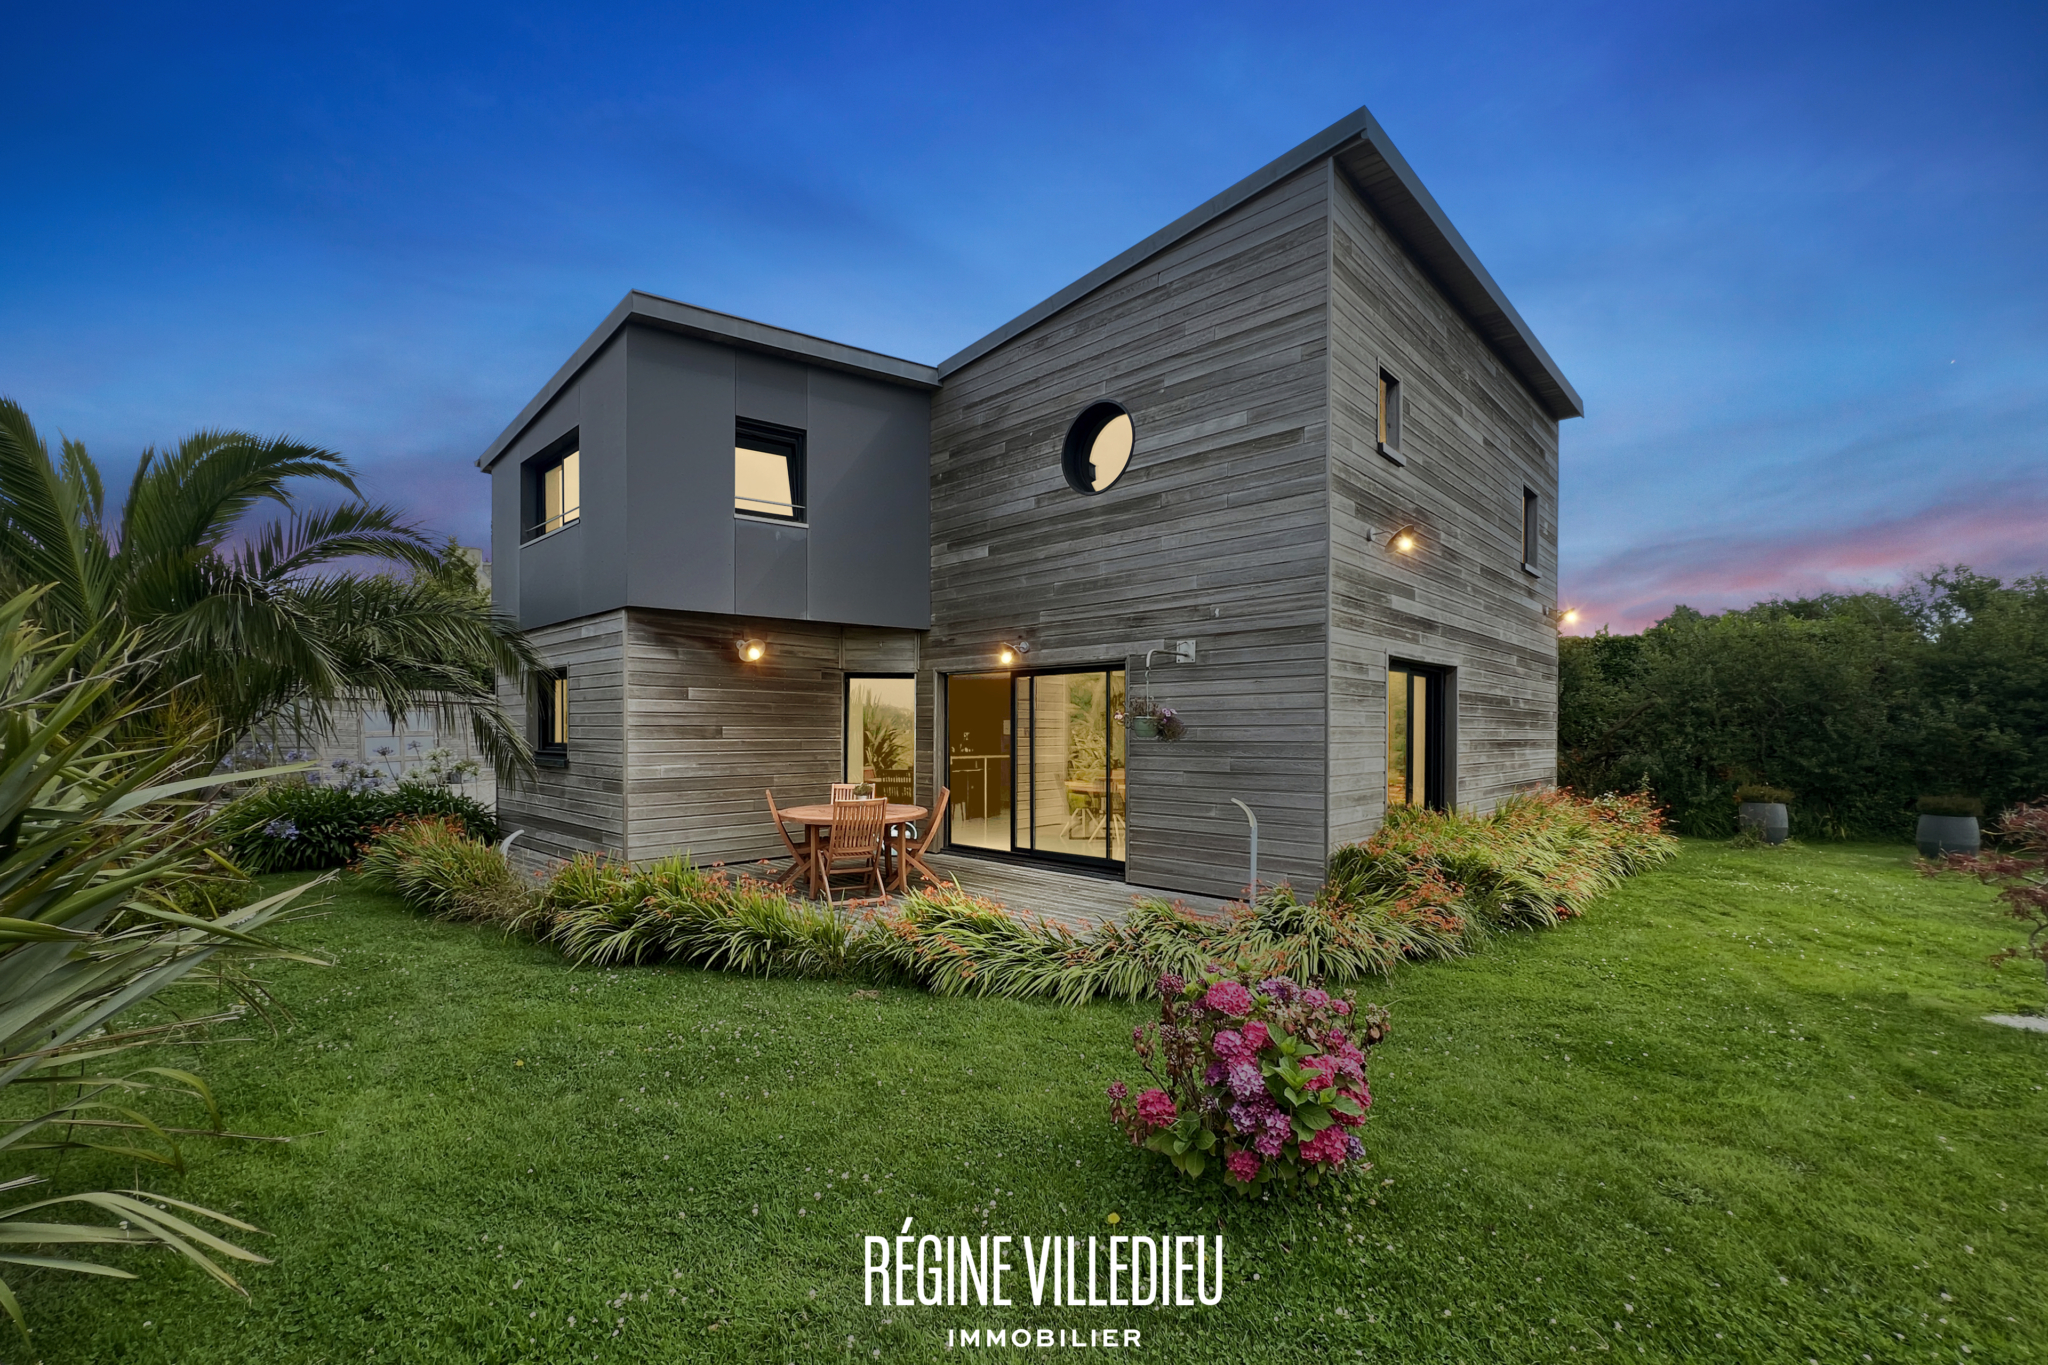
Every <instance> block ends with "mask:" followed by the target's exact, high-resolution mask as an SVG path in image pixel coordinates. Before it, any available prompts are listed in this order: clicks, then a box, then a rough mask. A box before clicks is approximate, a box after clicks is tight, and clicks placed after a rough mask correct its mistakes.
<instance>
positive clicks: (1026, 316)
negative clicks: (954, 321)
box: [936, 105, 1585, 419]
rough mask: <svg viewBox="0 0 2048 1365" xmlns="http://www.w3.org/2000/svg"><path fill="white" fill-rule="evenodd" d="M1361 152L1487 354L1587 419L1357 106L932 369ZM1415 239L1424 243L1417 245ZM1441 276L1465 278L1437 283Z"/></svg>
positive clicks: (947, 371)
mask: <svg viewBox="0 0 2048 1365" xmlns="http://www.w3.org/2000/svg"><path fill="white" fill-rule="evenodd" d="M1360 143H1362V144H1369V145H1370V146H1371V148H1372V150H1373V151H1374V152H1375V153H1377V154H1378V156H1379V157H1380V158H1381V160H1382V161H1383V162H1384V163H1385V165H1386V166H1387V168H1388V169H1389V171H1390V172H1391V174H1392V177H1393V181H1394V183H1395V184H1396V185H1397V186H1398V188H1399V191H1400V193H1401V194H1402V195H1403V197H1405V198H1406V199H1408V200H1409V201H1410V202H1411V205H1412V207H1413V209H1414V210H1416V211H1415V212H1412V213H1408V214H1404V215H1399V216H1400V217H1401V218H1402V219H1403V220H1404V221H1402V222H1401V223H1400V224H1399V225H1398V226H1397V225H1396V224H1393V223H1389V224H1388V226H1389V227H1390V228H1392V229H1393V230H1395V232H1396V235H1397V236H1400V237H1401V238H1402V239H1403V245H1405V246H1407V247H1408V248H1409V249H1410V251H1411V252H1413V253H1414V254H1415V255H1416V256H1417V257H1418V258H1420V259H1421V260H1422V261H1423V262H1424V264H1425V265H1426V266H1427V267H1428V268H1429V269H1430V270H1431V272H1432V273H1433V274H1436V275H1437V276H1439V277H1440V279H1439V285H1440V287H1441V288H1442V289H1443V292H1444V294H1445V296H1446V298H1447V299H1448V300H1449V301H1450V302H1451V303H1452V305H1453V306H1454V307H1456V308H1457V309H1458V310H1459V311H1460V312H1461V313H1463V314H1465V316H1466V320H1467V321H1468V322H1470V323H1472V325H1473V327H1474V329H1475V330H1476V331H1478V332H1479V334H1480V335H1481V337H1483V338H1485V339H1486V340H1487V342H1488V344H1489V345H1491V346H1493V348H1494V350H1495V351H1496V352H1497V353H1499V354H1500V356H1501V358H1502V360H1504V361H1505V362H1506V363H1507V364H1508V366H1509V367H1510V368H1511V369H1513V370H1514V371H1515V373H1516V375H1517V377H1518V378H1520V379H1521V381H1522V382H1523V384H1525V385H1526V386H1527V387H1528V388H1529V390H1530V391H1531V392H1532V393H1533V394H1534V395H1535V396H1536V398H1537V399H1538V401H1540V402H1541V403H1542V404H1543V405H1544V407H1545V408H1547V409H1548V410H1549V411H1550V413H1551V414H1552V415H1553V416H1554V417H1557V418H1559V419H1563V418H1567V417H1582V416H1584V415H1585V407H1584V404H1583V403H1582V402H1581V401H1580V398H1579V395H1578V391H1577V390H1575V389H1574V388H1572V386H1571V382H1570V381H1569V380H1567V379H1566V378H1565V377H1564V372H1563V370H1561V369H1560V368H1558V365H1557V362H1556V361H1554V360H1552V359H1551V357H1550V353H1549V352H1548V351H1546V350H1544V348H1543V343H1541V342H1540V341H1538V340H1537V339H1536V334H1535V332H1534V331H1532V330H1531V329H1530V327H1529V324H1528V323H1527V322H1526V321H1524V320H1523V318H1522V315H1521V314H1520V313H1518V312H1516V311H1515V307H1514V305H1513V304H1511V303H1509V302H1508V298H1507V294H1506V292H1505V291H1504V290H1502V289H1501V287H1500V285H1499V283H1498V282H1496V281H1495V280H1494V278H1493V276H1492V275H1490V274H1488V273H1487V270H1486V267H1485V266H1483V265H1481V264H1480V263H1479V257H1478V254H1477V253H1476V252H1474V251H1473V250H1472V248H1471V246H1470V244H1468V243H1467V242H1466V241H1465V239H1464V237H1463V236H1461V235H1460V234H1459V232H1458V230H1457V229H1456V228H1455V227H1453V226H1451V220H1450V217H1449V216H1448V215H1447V214H1445V212H1444V211H1443V208H1442V206H1441V205H1439V204H1438V203H1437V202H1436V199H1435V197H1434V196H1432V195H1431V194H1430V192H1429V191H1428V190H1427V189H1425V188H1424V187H1423V184H1422V181H1421V179H1420V177H1418V176H1417V175H1416V174H1415V171H1414V170H1413V168H1411V167H1410V166H1409V165H1408V162H1407V159H1406V158H1404V157H1403V156H1402V155H1401V153H1400V151H1399V150H1398V149H1396V148H1395V146H1394V143H1393V140H1392V139H1391V138H1389V137H1388V136H1387V132H1386V129H1385V128H1384V127H1382V126H1381V125H1380V123H1379V121H1378V120H1377V119H1375V118H1374V117H1373V116H1372V111H1371V110H1370V109H1368V108H1366V107H1365V106H1363V105H1361V106H1359V107H1358V108H1357V109H1354V110H1353V111H1352V112H1351V113H1349V114H1346V115H1345V116H1344V117H1343V118H1341V119H1338V120H1337V121H1336V122H1335V123H1333V124H1331V125H1330V126H1329V127H1327V128H1325V129H1323V130H1322V131H1321V132H1320V133H1317V134H1316V135H1315V136H1314V137H1311V138H1309V139H1308V140H1307V141H1305V142H1303V143H1301V144H1300V145H1299V146H1297V147H1294V148H1293V149H1292V150H1290V151H1288V152H1286V153H1284V154H1282V155H1281V156H1279V157H1277V158H1275V159H1274V160H1272V161H1270V162H1268V163H1267V164H1265V165H1264V166H1261V167H1260V168H1259V169H1258V170H1256V171H1253V172H1252V173H1251V174H1250V175H1248V176H1246V177H1245V178H1244V179H1242V180H1240V181H1238V182H1237V183H1236V184H1235V185H1232V186H1231V187H1230V188H1229V189H1226V190H1224V191H1223V192H1222V193H1221V194H1218V195H1216V196H1214V197H1213V198H1211V199H1209V200H1207V201H1205V202H1203V203H1202V204H1200V205H1199V206H1197V207H1196V208H1194V209H1192V210H1190V211H1189V212H1187V213H1184V214H1182V215H1181V216H1180V217H1178V218H1176V219H1174V220H1173V221H1172V222H1171V223H1169V224H1167V225H1166V226H1165V227H1163V228H1161V229H1160V230H1159V231H1157V232H1155V233H1153V234H1152V235H1151V236H1149V237H1147V238H1145V240H1143V241H1141V242H1139V243H1138V244H1137V245H1136V246H1134V247H1132V248H1130V250H1128V251H1125V252H1123V253H1121V254H1120V255H1118V256H1116V257H1114V258H1112V259H1111V260H1109V261H1107V262H1105V263H1104V264H1102V265H1100V266H1098V267H1096V268H1095V269H1094V270H1091V271H1089V272H1088V273H1087V274H1086V275H1083V276H1082V277H1081V278H1080V279H1078V280H1076V281H1074V282H1073V283H1072V284H1070V285H1068V286H1067V287H1066V288H1064V289H1062V290H1060V291H1059V292H1058V293H1056V294H1054V295H1052V296H1051V297H1050V298H1047V299H1046V300H1044V301H1043V302H1042V303H1039V304H1037V305H1036V306H1034V307H1032V308H1029V309H1026V310H1025V311H1024V312H1022V313H1020V314H1018V315H1017V316H1016V317H1014V318H1012V319H1010V321H1008V322H1006V323H1004V324H1003V325H1002V326H1000V327H998V328H996V329H995V330H994V331H992V332H990V333H989V334H988V335H986V336H984V337H982V338H981V339H980V340H979V341H976V342H974V343H972V344H971V345H969V346H967V347H965V348H963V349H962V350H959V351H957V352H955V353H954V354H952V355H950V356H947V357H946V358H945V359H944V360H942V361H940V362H939V363H938V365H937V367H936V369H937V373H938V376H939V378H940V379H941V380H944V379H946V378H947V377H948V376H950V375H952V374H953V373H954V372H955V371H957V370H959V369H961V368H962V367H964V366H966V365H969V364H971V363H973V362H974V361H976V360H978V359H980V358H981V357H982V356H984V355H987V354H988V353H989V352H990V351H993V350H994V349H996V348H997V347H998V346H1001V345H1003V344H1004V343H1005V342H1007V341H1010V340H1011V339H1013V338H1014V337H1017V336H1018V335H1020V334H1022V333H1023V332H1025V331H1028V330H1029V329H1030V328H1032V327H1035V326H1037V325H1038V324H1039V323H1041V322H1043V321H1045V320H1046V319H1047V318H1050V317H1052V316H1053V315H1054V314H1056V313H1058V312H1060V311H1061V310H1062V309H1064V308H1066V307H1067V306H1068V305H1069V304H1072V303H1075V302H1077V301H1078V300H1080V299H1081V298H1083V297H1085V296H1086V295H1088V294H1092V293H1094V292H1095V291H1096V290H1097V289H1100V288H1101V287H1102V286H1104V285H1106V284H1108V283H1110V282H1111V281H1112V280H1115V279H1117V278H1118V277H1120V276H1122V275H1125V274H1128V273H1129V272H1130V271H1132V270H1134V269H1136V268H1137V267H1138V266H1141V265H1143V264H1144V263H1145V262H1146V261H1148V260H1150V259H1151V258H1152V257H1154V256H1157V255H1158V254H1159V253H1160V252H1162V251H1165V250H1166V249H1167V248H1169V247H1171V246H1173V245H1174V244H1175V243H1177V242H1179V241H1181V240H1182V239H1183V238H1186V237H1188V236H1190V235H1192V234H1193V233H1195V232H1196V231H1198V230H1199V229H1201V228H1203V227H1205V226H1207V225H1208V224H1210V223H1212V222H1214V221H1215V220H1216V219H1218V218H1221V217H1222V216H1223V215H1224V214H1226V213H1229V212H1230V211H1231V210H1232V209H1235V208H1237V207H1238V206H1239V205H1241V204H1243V203H1245V202H1247V201H1248V200H1251V199H1253V198H1255V197H1257V196H1258V195H1260V194H1262V193H1264V192H1265V191H1266V190H1268V189H1270V188H1272V187H1273V186H1274V185H1277V184H1278V183H1280V182H1281V181H1282V180H1285V179H1286V178H1287V177H1288V176H1291V175H1293V174H1295V173H1296V172H1297V171H1300V170H1303V169H1305V168H1307V167H1309V166H1311V165H1313V164H1315V163H1316V162H1318V161H1320V160H1322V159H1324V158H1325V157H1330V158H1334V157H1335V156H1336V155H1337V154H1338V153H1339V152H1341V151H1343V150H1344V149H1345V148H1347V147H1349V146H1351V145H1353V144H1360ZM1366 197H1367V199H1368V202H1372V200H1373V198H1374V196H1371V195H1367V196H1366ZM1375 207H1377V205H1375ZM1418 235H1419V236H1422V237H1425V238H1427V239H1429V240H1420V241H1418V240H1414V239H1415V238H1416V237H1417V236H1418ZM1445 276H1463V277H1464V278H1462V279H1445V278H1442V277H1445ZM1482 301H1483V302H1482ZM1475 304H1477V305H1479V308H1478V309H1475V307H1474V305H1475ZM1478 311H1491V312H1493V313H1494V314H1495V315H1496V316H1497V318H1498V320H1499V322H1501V323H1504V324H1505V328H1506V330H1507V332H1508V333H1510V335H1508V336H1504V337H1503V336H1498V335H1496V334H1497V333H1498V332H1499V331H1500V330H1501V328H1500V327H1499V326H1494V325H1489V324H1490V323H1491V322H1493V319H1487V318H1484V317H1481V316H1478V315H1477V313H1478ZM1503 343H1506V344H1503Z"/></svg>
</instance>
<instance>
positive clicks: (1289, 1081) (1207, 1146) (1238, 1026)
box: [1109, 973, 1387, 1195]
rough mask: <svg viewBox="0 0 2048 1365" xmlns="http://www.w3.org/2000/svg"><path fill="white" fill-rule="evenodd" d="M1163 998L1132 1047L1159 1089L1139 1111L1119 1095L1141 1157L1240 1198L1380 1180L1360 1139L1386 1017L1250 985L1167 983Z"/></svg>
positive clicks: (1294, 990)
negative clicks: (1357, 1178)
mask: <svg viewBox="0 0 2048 1365" xmlns="http://www.w3.org/2000/svg"><path fill="white" fill-rule="evenodd" d="M1158 990H1159V998H1160V1005H1159V1021H1158V1022H1157V1023H1154V1024H1147V1025H1143V1026H1141V1027H1140V1028H1138V1029H1137V1030H1136V1032H1135V1033H1134V1034H1133V1035H1132V1044H1133V1046H1134V1048H1135V1049H1136V1051H1137V1054H1138V1063H1139V1065H1140V1066H1142V1067H1143V1068H1144V1069H1145V1073H1146V1075H1148V1076H1150V1077H1151V1078H1152V1080H1153V1081H1154V1082H1155V1084H1154V1085H1153V1086H1152V1087H1151V1088H1149V1089H1147V1090H1145V1091H1143V1092H1142V1093H1140V1094H1139V1095H1138V1097H1137V1098H1136V1099H1135V1100H1132V1099H1131V1095H1130V1088H1129V1087H1128V1086H1126V1085H1125V1084H1124V1083H1123V1082H1122V1081H1118V1082H1116V1083H1115V1084H1113V1085H1111V1086H1110V1087H1109V1101H1110V1117H1111V1119H1112V1120H1113V1121H1114V1122H1115V1123H1116V1125H1117V1126H1118V1127H1119V1128H1121V1129H1122V1130H1123V1131H1124V1133H1125V1135H1126V1136H1127V1137H1129V1138H1130V1140H1131V1143H1132V1145H1134V1146H1138V1147H1143V1148H1144V1149H1145V1150H1147V1151H1150V1152H1155V1153H1157V1154H1158V1155H1160V1156H1162V1157H1164V1158H1165V1159H1166V1160H1167V1161H1169V1162H1170V1163H1172V1165H1173V1166H1174V1167H1175V1168H1176V1169H1177V1170H1179V1171H1180V1173H1181V1174H1182V1175H1183V1176H1186V1177H1187V1178H1189V1179H1191V1180H1200V1179H1201V1178H1202V1177H1203V1176H1204V1175H1205V1174H1208V1173H1210V1172H1214V1173H1215V1174H1216V1175H1217V1176H1219V1177H1220V1178H1221V1180H1222V1182H1223V1184H1224V1185H1225V1186H1227V1187H1228V1188H1230V1189H1232V1190H1235V1191H1237V1192H1238V1193H1239V1194H1241V1195H1251V1194H1253V1193H1255V1192H1257V1191H1258V1190H1260V1189H1262V1188H1264V1187H1267V1186H1269V1185H1279V1186H1281V1187H1283V1188H1286V1187H1291V1186H1294V1185H1296V1184H1301V1185H1305V1186H1314V1185H1315V1184H1317V1183H1318V1182H1319V1181H1320V1180H1321V1179H1323V1178H1324V1177H1325V1176H1327V1175H1334V1174H1337V1173H1340V1172H1344V1171H1347V1170H1350V1171H1358V1170H1366V1169H1370V1166H1371V1164H1370V1163H1369V1162H1367V1161H1366V1160H1365V1145H1364V1143H1363V1142H1362V1141H1360V1139H1359V1136H1358V1131H1357V1130H1358V1129H1359V1128H1360V1127H1361V1126H1363V1125H1364V1123H1365V1117H1366V1111H1367V1109H1368V1108H1370V1107H1371V1105H1372V1091H1371V1090H1370V1088H1369V1087H1368V1086H1367V1084H1366V1075H1365V1067H1366V1054H1367V1053H1368V1052H1369V1051H1370V1049H1371V1048H1372V1047H1373V1046H1374V1045H1375V1044H1377V1043H1378V1042H1379V1041H1380V1040H1381V1039H1382V1038H1384V1037H1385V1036H1386V1030H1387V1014H1386V1011H1385V1010H1383V1009H1380V1008H1378V1007H1377V1006H1368V1007H1366V1008H1365V1009H1362V1010H1361V1009H1360V1008H1358V1006H1357V1005H1356V1004H1355V1002H1353V1000H1352V999H1351V998H1350V997H1349V996H1343V997H1336V998H1333V997H1331V996H1330V995H1329V994H1327V993H1326V992H1324V991H1322V990H1320V989H1318V988H1316V987H1314V986H1302V985H1300V984H1298V983H1296V982H1294V981H1292V980H1290V979H1288V978H1286V977H1273V978H1269V979H1267V980H1264V981H1258V980H1256V978H1255V977H1252V976H1249V975H1244V974H1241V973H1240V974H1215V973H1205V974H1204V975H1202V976H1200V977H1198V978H1195V979H1194V980H1190V981H1183V980H1182V979H1181V978H1180V977H1178V976H1174V975H1170V974H1169V975H1166V976H1162V977H1161V978H1160V979H1159V983H1158Z"/></svg>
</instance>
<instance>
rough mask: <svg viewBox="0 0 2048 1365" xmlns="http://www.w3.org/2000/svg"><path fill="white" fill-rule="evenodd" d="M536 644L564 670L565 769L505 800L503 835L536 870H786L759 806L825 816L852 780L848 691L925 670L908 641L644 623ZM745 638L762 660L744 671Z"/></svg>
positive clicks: (773, 628)
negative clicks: (648, 863) (739, 646)
mask: <svg viewBox="0 0 2048 1365" xmlns="http://www.w3.org/2000/svg"><path fill="white" fill-rule="evenodd" d="M532 635H533V639H534V643H535V645H536V647H537V648H538V649H539V650H540V652H541V655H542V657H543V658H544V659H546V660H547V662H548V664H549V666H550V667H557V668H560V667H566V668H567V669H568V670H569V689H570V692H569V760H568V766H567V767H565V768H543V769H542V770H541V773H540V777H539V780H538V782H537V783H529V784H526V785H524V786H522V787H520V788H518V789H516V790H514V789H510V788H507V789H505V790H503V791H502V793H501V795H500V797H499V810H500V812H501V820H502V823H503V824H504V826H505V828H506V829H507V830H508V831H509V830H513V829H521V828H524V829H525V830H526V831H527V832H526V834H525V835H524V836H522V837H521V839H520V840H519V842H518V843H516V844H515V845H514V846H513V847H514V851H515V853H517V854H518V855H519V859H520V862H521V865H522V866H527V867H533V866H538V865H539V864H540V863H542V862H544V861H547V860H550V859H555V858H565V857H568V856H571V855H572V854H575V853H579V852H599V851H602V852H607V853H612V854H622V855H624V856H626V857H629V858H632V859H633V860H635V861H645V860H647V859H650V858H660V857H666V856H668V855H670V854H675V853H685V854H688V855H689V856H690V857H692V858H693V859H695V860H696V861H697V862H698V863H700V864H702V863H709V862H743V861H748V860H751V859H755V858H766V857H779V856H785V855H786V850H785V849H784V848H783V846H782V843H781V841H780V840H779V839H778V838H777V837H776V835H775V827H774V825H773V824H772V823H771V822H770V820H769V818H768V807H767V802H766V800H765V799H764V796H763V793H764V791H765V790H767V789H769V788H773V789H774V791H775V795H776V800H778V801H780V802H782V803H783V804H785V805H795V804H799V803H802V802H810V801H820V800H823V799H824V798H825V796H826V794H827V789H828V788H829V787H830V785H831V784H832V783H834V782H837V781H839V780H841V777H842V776H843V772H842V769H843V767H844V762H845V747H844V745H845V738H844V735H845V732H844V730H843V728H842V727H843V725H844V722H845V696H846V686H845V678H846V675H847V674H848V673H910V672H912V671H914V670H915V669H916V667H917V659H918V652H917V635H916V633H914V632H911V631H904V630H891V629H887V628H884V627H871V626H839V625H827V624H820V623H817V622H810V621H759V620H746V621H742V620H738V619H736V618H734V617H730V616H724V615H718V614H711V613H694V612H671V611H647V610H642V609H639V608H629V609H627V610H625V611H622V612H610V613H607V614H605V615H603V616H596V617H590V618H587V619H585V620H582V621H574V622H567V623H564V624H562V625H558V626H549V627H544V628H542V629H540V630H536V631H534V632H532ZM742 635H751V636H754V637H757V638H759V639H761V640H762V641H764V642H765V643H766V644H767V646H768V653H767V657H766V658H764V659H763V660H761V662H759V663H755V664H744V663H742V662H741V661H740V659H739V655H738V652H737V651H736V650H735V648H734V642H735V641H736V640H737V639H738V638H739V637H741V636H742ZM520 710H521V713H522V715H524V713H525V711H526V707H525V705H524V703H523V700H522V703H521V706H520ZM920 777H921V778H922V774H920Z"/></svg>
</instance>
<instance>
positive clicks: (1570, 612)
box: [1557, 607, 1579, 626]
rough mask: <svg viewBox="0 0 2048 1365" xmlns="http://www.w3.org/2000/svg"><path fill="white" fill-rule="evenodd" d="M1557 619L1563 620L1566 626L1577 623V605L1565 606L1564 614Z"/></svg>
mask: <svg viewBox="0 0 2048 1365" xmlns="http://www.w3.org/2000/svg"><path fill="white" fill-rule="evenodd" d="M1557 619H1558V620H1560V621H1562V622H1564V623H1565V624H1566V625H1568V626H1572V625H1577V624H1578V621H1579V609H1578V608H1577V607H1566V608H1565V609H1564V615H1562V616H1560V617H1558V618H1557Z"/></svg>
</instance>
